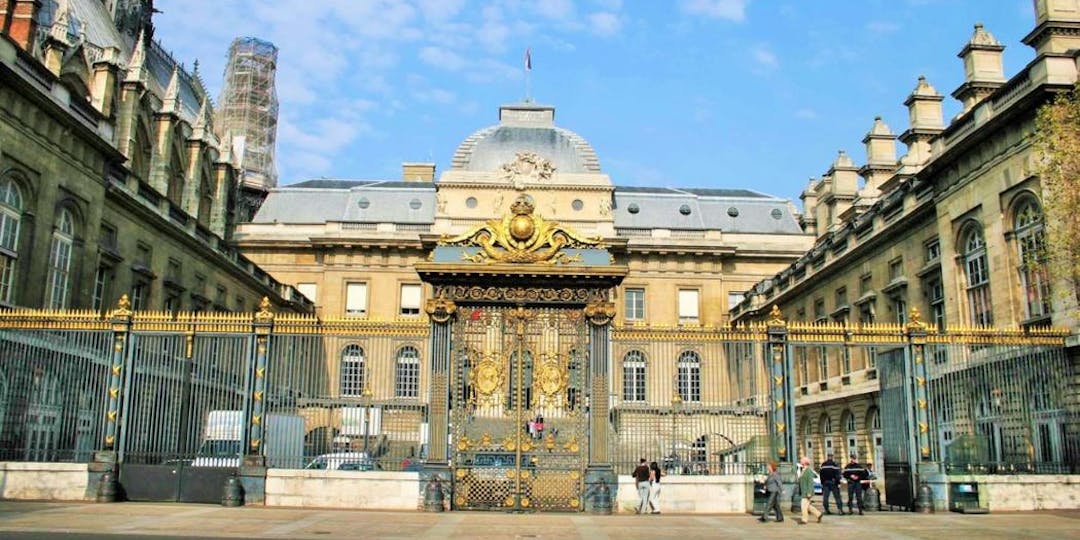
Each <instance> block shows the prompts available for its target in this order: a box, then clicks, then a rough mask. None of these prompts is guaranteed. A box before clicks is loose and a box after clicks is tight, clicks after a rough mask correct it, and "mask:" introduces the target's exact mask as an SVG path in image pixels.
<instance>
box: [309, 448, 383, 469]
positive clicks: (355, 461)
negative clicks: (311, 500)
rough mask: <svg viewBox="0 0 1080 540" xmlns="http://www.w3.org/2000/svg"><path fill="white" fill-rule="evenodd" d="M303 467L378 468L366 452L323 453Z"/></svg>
mask: <svg viewBox="0 0 1080 540" xmlns="http://www.w3.org/2000/svg"><path fill="white" fill-rule="evenodd" d="M304 468H305V469H318V470H329V471H374V470H375V469H378V468H379V465H378V464H377V463H375V460H374V459H372V457H371V455H370V454H368V453H367V452H337V453H334V454H323V455H321V456H319V457H317V458H315V459H313V460H311V463H308V465H307V467H304Z"/></svg>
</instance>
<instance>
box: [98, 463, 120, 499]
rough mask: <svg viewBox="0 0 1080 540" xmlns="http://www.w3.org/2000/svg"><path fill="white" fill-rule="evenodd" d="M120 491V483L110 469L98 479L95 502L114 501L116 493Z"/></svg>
mask: <svg viewBox="0 0 1080 540" xmlns="http://www.w3.org/2000/svg"><path fill="white" fill-rule="evenodd" d="M119 491H120V484H119V483H118V482H117V481H116V475H115V474H113V473H112V471H109V472H106V473H105V474H103V475H101V479H100V480H99V481H98V488H97V502H100V503H111V502H116V494H117V493H118V492H119Z"/></svg>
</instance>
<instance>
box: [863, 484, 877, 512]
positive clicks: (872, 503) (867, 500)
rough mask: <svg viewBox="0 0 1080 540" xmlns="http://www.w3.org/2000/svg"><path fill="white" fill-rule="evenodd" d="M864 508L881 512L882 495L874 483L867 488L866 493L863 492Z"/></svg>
mask: <svg viewBox="0 0 1080 540" xmlns="http://www.w3.org/2000/svg"><path fill="white" fill-rule="evenodd" d="M863 508H865V509H867V510H874V511H877V510H881V493H879V492H878V490H877V488H875V487H874V484H872V483H871V484H870V486H869V487H867V488H866V491H863Z"/></svg>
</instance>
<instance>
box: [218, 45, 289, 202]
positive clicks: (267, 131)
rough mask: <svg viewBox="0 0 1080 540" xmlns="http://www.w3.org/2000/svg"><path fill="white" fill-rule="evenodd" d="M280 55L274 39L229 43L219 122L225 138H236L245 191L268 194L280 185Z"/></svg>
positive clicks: (221, 133)
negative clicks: (277, 75)
mask: <svg viewBox="0 0 1080 540" xmlns="http://www.w3.org/2000/svg"><path fill="white" fill-rule="evenodd" d="M277 53H278V49H277V47H275V46H274V44H273V43H270V42H268V41H263V40H261V39H258V38H252V37H244V38H236V39H235V40H233V42H232V45H231V46H230V47H229V61H228V64H227V65H226V67H225V87H224V89H223V90H222V93H221V99H220V100H218V101H219V103H220V105H219V107H218V110H217V116H218V118H217V120H216V122H215V124H216V125H217V127H218V130H219V133H218V135H219V136H220V137H221V138H222V140H226V135H229V136H231V138H232V144H233V151H234V155H235V156H237V157H238V158H239V161H240V166H241V169H242V170H243V171H244V175H243V181H242V186H243V188H246V190H255V191H262V192H265V191H266V190H269V189H270V188H273V187H275V186H277V170H276V167H275V165H274V146H275V141H276V139H277V121H278V101H277V92H276V90H275V89H274V73H275V71H276V69H277Z"/></svg>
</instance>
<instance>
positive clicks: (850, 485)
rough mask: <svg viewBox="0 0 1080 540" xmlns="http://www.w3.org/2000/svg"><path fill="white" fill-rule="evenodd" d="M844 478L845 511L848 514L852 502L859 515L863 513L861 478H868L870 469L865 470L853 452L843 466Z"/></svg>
mask: <svg viewBox="0 0 1080 540" xmlns="http://www.w3.org/2000/svg"><path fill="white" fill-rule="evenodd" d="M843 475H844V480H847V490H848V491H847V496H848V501H847V511H848V513H849V514H850V513H851V512H853V510H852V502H854V503H855V506H858V507H859V515H860V516H861V515H863V500H862V494H863V484H862V482H863V480H867V479H869V478H870V471H867V470H866V467H863V466H862V465H860V464H859V462H858V461H856V460H855V454H851V459H850V461H848V464H847V465H846V466H844V472H843Z"/></svg>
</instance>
